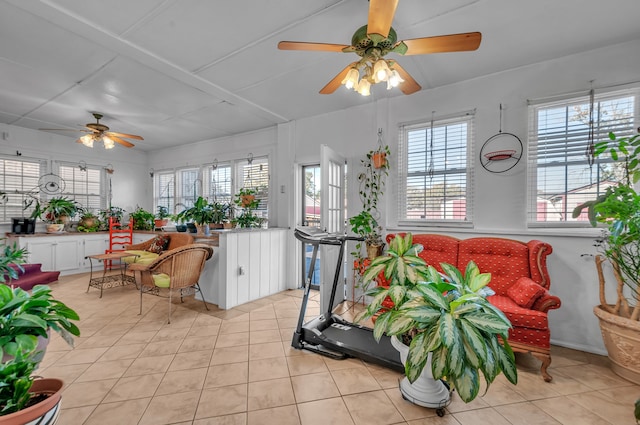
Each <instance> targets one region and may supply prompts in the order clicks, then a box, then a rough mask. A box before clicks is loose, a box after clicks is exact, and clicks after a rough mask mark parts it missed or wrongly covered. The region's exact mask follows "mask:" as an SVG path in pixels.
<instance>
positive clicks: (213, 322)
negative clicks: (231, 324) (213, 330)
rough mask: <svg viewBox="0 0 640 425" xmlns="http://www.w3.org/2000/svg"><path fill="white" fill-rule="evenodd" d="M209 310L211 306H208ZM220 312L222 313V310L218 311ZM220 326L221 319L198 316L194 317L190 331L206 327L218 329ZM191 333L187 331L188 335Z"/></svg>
mask: <svg viewBox="0 0 640 425" xmlns="http://www.w3.org/2000/svg"><path fill="white" fill-rule="evenodd" d="M209 308H211V306H209ZM220 311H224V310H220ZM221 324H222V319H220V318H218V317H215V316H211V315H209V314H199V315H198V317H196V320H194V321H193V326H192V327H191V331H193V330H194V329H199V328H204V327H207V326H218V328H219V327H220V325H221ZM191 331H189V333H191Z"/></svg>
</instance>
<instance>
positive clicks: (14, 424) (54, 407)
mask: <svg viewBox="0 0 640 425" xmlns="http://www.w3.org/2000/svg"><path fill="white" fill-rule="evenodd" d="M63 385H64V383H63V382H62V381H61V380H60V379H54V378H45V379H36V380H35V381H33V385H32V386H31V389H30V390H29V392H30V393H33V394H48V395H49V397H47V398H46V399H45V400H42V401H41V402H39V403H37V404H34V405H33V406H30V407H27V408H26V409H22V410H20V411H19V412H15V413H11V414H10V415H5V416H1V417H0V422H1V423H2V424H3V425H36V424H37V425H53V424H55V423H56V422H57V421H58V415H59V414H60V398H61V397H62V386H63Z"/></svg>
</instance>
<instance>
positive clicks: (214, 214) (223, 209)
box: [210, 201, 231, 223]
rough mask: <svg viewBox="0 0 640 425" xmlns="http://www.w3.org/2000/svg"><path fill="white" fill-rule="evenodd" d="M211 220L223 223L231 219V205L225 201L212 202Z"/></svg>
mask: <svg viewBox="0 0 640 425" xmlns="http://www.w3.org/2000/svg"><path fill="white" fill-rule="evenodd" d="M210 205H211V222H212V223H223V222H225V221H229V219H230V217H229V215H230V213H231V205H229V204H227V203H223V202H217V201H214V202H212V203H211V204H210Z"/></svg>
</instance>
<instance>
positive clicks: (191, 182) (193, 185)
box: [176, 168, 202, 208]
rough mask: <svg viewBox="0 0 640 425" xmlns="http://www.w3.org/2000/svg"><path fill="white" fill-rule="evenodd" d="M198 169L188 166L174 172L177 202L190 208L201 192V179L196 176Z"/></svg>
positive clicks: (198, 172)
mask: <svg viewBox="0 0 640 425" xmlns="http://www.w3.org/2000/svg"><path fill="white" fill-rule="evenodd" d="M199 174H200V169H198V168H190V169H185V170H179V171H178V172H177V173H176V181H177V184H176V188H177V192H178V193H177V196H178V198H177V200H178V204H181V205H182V206H184V207H185V208H190V207H192V206H193V205H194V203H195V202H196V200H197V199H198V197H199V196H201V194H202V191H201V190H202V180H201V179H200V178H198V175H199Z"/></svg>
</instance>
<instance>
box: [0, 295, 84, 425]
mask: <svg viewBox="0 0 640 425" xmlns="http://www.w3.org/2000/svg"><path fill="white" fill-rule="evenodd" d="M72 320H80V318H79V317H78V314H77V313H76V312H75V311H73V310H72V309H70V308H69V307H67V306H66V305H65V304H64V303H62V302H61V301H58V300H56V299H54V298H53V296H52V295H51V289H50V288H49V287H48V286H44V285H36V286H35V287H34V288H33V289H32V290H31V293H29V292H27V291H24V290H22V289H20V288H14V289H12V288H10V287H9V286H6V285H0V358H2V357H3V356H4V355H9V356H13V358H11V359H10V360H8V361H6V362H3V363H1V364H0V415H6V414H9V413H13V412H16V411H18V410H21V409H22V408H24V407H25V405H26V403H27V402H28V401H29V398H30V395H29V389H30V388H31V384H32V383H33V378H31V374H32V373H33V371H34V370H35V368H36V366H37V360H36V359H37V356H38V355H39V354H41V353H40V352H38V351H36V350H37V346H38V337H43V338H47V337H48V335H47V331H48V330H49V329H52V330H54V331H55V332H58V333H59V334H60V335H61V336H62V338H63V339H64V340H65V341H67V342H68V343H69V344H70V345H73V339H72V336H79V335H80V330H79V329H78V327H77V326H76V325H75V324H74V323H73V322H71V321H72Z"/></svg>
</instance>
